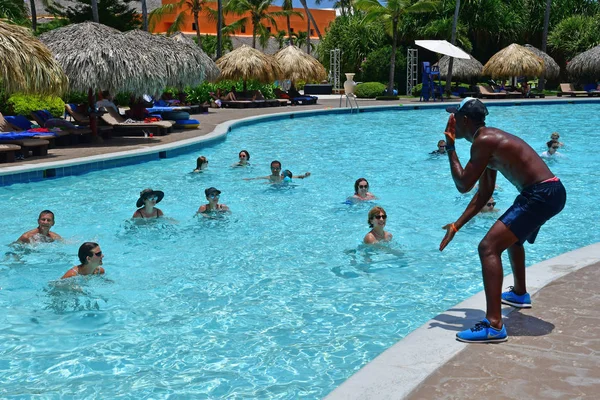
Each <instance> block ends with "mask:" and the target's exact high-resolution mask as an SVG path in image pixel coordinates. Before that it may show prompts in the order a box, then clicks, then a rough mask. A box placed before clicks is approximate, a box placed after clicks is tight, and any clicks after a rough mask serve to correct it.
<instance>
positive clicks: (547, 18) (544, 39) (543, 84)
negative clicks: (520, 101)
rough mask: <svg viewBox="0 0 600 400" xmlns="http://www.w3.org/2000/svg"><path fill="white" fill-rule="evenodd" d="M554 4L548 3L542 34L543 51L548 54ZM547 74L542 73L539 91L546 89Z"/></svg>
mask: <svg viewBox="0 0 600 400" xmlns="http://www.w3.org/2000/svg"><path fill="white" fill-rule="evenodd" d="M551 4H552V0H547V1H546V12H545V13H544V33H543V34H542V51H543V52H544V53H545V52H546V45H547V44H548V24H549V21H550V5H551ZM545 78H546V74H545V73H544V72H542V75H541V76H540V79H539V85H538V86H539V90H540V91H543V90H544V89H545V87H546V79H545Z"/></svg>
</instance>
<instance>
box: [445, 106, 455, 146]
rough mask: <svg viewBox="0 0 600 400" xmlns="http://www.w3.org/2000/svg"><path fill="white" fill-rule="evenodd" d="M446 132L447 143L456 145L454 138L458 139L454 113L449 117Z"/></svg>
mask: <svg viewBox="0 0 600 400" xmlns="http://www.w3.org/2000/svg"><path fill="white" fill-rule="evenodd" d="M444 134H445V135H446V143H447V144H449V145H452V146H454V140H455V139H456V119H455V118H454V114H450V116H449V117H448V123H447V124H446V131H445V132H444Z"/></svg>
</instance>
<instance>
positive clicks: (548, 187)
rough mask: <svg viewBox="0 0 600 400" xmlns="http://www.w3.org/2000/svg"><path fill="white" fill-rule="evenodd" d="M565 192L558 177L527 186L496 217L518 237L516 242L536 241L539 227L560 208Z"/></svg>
mask: <svg viewBox="0 0 600 400" xmlns="http://www.w3.org/2000/svg"><path fill="white" fill-rule="evenodd" d="M566 201H567V191H566V190H565V187H564V186H563V184H562V182H561V181H560V180H559V179H558V178H552V179H548V180H546V181H544V182H540V183H536V184H534V185H531V186H528V187H526V188H525V189H523V190H522V191H521V194H519V195H518V196H517V198H516V199H515V202H514V203H513V205H512V206H511V207H510V208H509V209H508V210H506V212H505V213H504V214H503V215H502V216H501V217H500V218H498V220H499V221H502V222H503V223H504V225H506V226H507V227H508V229H510V231H511V232H512V233H514V234H515V236H516V237H517V238H518V239H519V244H523V243H525V240H527V241H528V242H529V243H533V242H535V238H536V237H537V234H538V232H539V231H540V227H541V226H542V225H544V223H545V222H546V221H548V220H549V219H550V218H552V217H554V216H555V215H556V214H558V213H559V212H561V211H562V209H563V208H564V207H565V203H566Z"/></svg>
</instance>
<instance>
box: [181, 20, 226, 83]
mask: <svg viewBox="0 0 600 400" xmlns="http://www.w3.org/2000/svg"><path fill="white" fill-rule="evenodd" d="M171 40H175V41H177V42H179V43H181V44H182V45H184V46H185V48H186V49H187V51H188V52H189V55H190V56H192V57H194V58H195V59H196V62H197V63H198V64H200V65H202V67H203V72H204V79H206V80H207V81H210V82H214V81H216V80H217V79H218V78H219V75H220V74H221V71H220V70H219V67H217V64H216V63H215V62H214V61H213V60H212V58H210V57H209V56H208V55H207V54H206V53H205V52H204V51H203V50H202V48H200V46H198V45H197V44H196V42H194V41H193V40H192V39H190V38H189V37H187V36H185V35H184V34H183V33H181V32H179V33H177V34H176V35H174V36H172V37H171Z"/></svg>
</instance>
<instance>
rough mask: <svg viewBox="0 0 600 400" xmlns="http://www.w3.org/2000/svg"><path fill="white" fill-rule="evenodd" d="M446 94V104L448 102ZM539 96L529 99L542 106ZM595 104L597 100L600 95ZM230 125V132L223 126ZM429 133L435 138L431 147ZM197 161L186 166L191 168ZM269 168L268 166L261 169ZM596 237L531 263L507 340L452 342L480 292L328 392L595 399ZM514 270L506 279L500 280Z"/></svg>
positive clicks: (599, 259)
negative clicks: (527, 296) (523, 304)
mask: <svg viewBox="0 0 600 400" xmlns="http://www.w3.org/2000/svg"><path fill="white" fill-rule="evenodd" d="M484 101H485V102H486V103H489V104H494V103H496V104H498V103H504V104H515V103H518V104H527V103H533V102H534V100H528V99H512V100H496V101H493V100H484ZM589 101H594V99H593V98H577V99H576V98H564V97H562V98H549V99H546V100H545V102H550V103H552V102H578V103H579V102H589ZM451 102H456V101H449V102H444V103H443V104H449V103H451ZM539 102H540V100H535V103H539ZM594 102H598V99H597V98H596V100H595V101H594ZM339 103H340V97H339V96H319V104H317V105H314V106H296V107H291V106H288V107H277V108H258V109H211V110H210V111H209V113H208V114H200V115H195V116H194V117H195V118H197V119H199V120H200V121H201V125H200V129H198V130H185V131H177V132H174V133H171V134H169V135H167V136H161V137H154V138H143V137H124V138H113V139H111V140H108V141H105V142H104V143H101V144H90V145H81V146H74V147H66V148H56V149H52V150H50V151H49V156H47V157H31V158H28V159H26V160H24V161H19V162H16V163H11V164H0V174H7V173H19V171H23V170H28V169H31V168H36V167H41V166H42V165H47V164H60V163H69V162H74V160H77V159H82V158H87V159H89V158H97V157H110V156H111V155H112V154H115V153H122V152H127V153H131V154H135V153H136V152H148V151H151V150H152V148H154V147H157V148H161V147H164V146H169V145H177V144H178V143H183V142H185V141H197V140H202V138H206V139H208V138H210V137H211V136H214V133H213V131H215V129H217V127H218V126H219V125H220V126H219V130H221V131H223V129H224V128H223V126H224V125H223V124H227V123H228V122H230V121H233V120H238V119H243V118H250V117H256V116H261V115H267V114H275V113H290V112H293V113H296V112H301V111H308V110H323V109H335V108H338V107H339ZM359 104H360V107H361V108H362V107H368V106H398V104H404V105H405V106H409V107H417V106H418V107H423V108H425V107H426V106H428V105H437V106H439V105H440V103H439V102H437V103H432V102H430V103H419V102H418V101H414V100H410V99H401V100H400V101H393V102H389V101H375V100H359ZM225 131H226V130H225ZM434 144H435V140H433V141H432V146H433V145H434ZM199 154H200V153H199ZM192 167H193V165H191V166H190V169H191V168H192ZM267 167H268V166H265V168H267ZM599 267H600V244H597V245H592V246H588V247H585V248H582V249H579V250H576V251H573V252H570V253H566V254H563V255H561V256H559V257H555V258H553V259H551V260H546V261H544V262H542V263H539V264H536V265H535V266H531V267H529V268H528V271H527V273H528V287H529V290H530V292H531V293H532V294H533V302H534V308H533V309H530V310H523V311H517V312H513V309H512V308H510V307H505V308H504V309H503V312H504V313H505V316H506V320H505V321H506V324H507V327H508V332H509V336H510V338H509V341H508V342H507V343H503V344H498V345H466V344H463V343H460V342H457V341H456V340H455V339H454V335H455V333H456V332H457V331H459V330H463V329H466V328H469V327H471V326H472V325H473V323H474V322H475V321H476V320H479V319H481V318H482V317H483V311H482V310H483V309H484V305H485V300H484V297H483V294H482V293H479V294H477V295H475V296H473V297H471V298H470V299H467V300H466V301H465V302H463V303H461V304H459V305H457V306H455V307H453V308H451V309H450V310H448V311H447V312H445V313H443V314H441V315H439V316H437V317H436V318H434V319H433V320H431V321H429V322H428V323H427V324H425V325H424V326H422V327H421V328H419V329H417V330H416V331H414V332H412V333H411V334H410V335H408V336H407V337H406V338H404V339H403V340H401V341H400V342H398V343H397V344H396V345H394V346H392V347H391V348H390V349H388V350H387V351H385V352H384V353H382V354H381V355H380V356H378V357H377V358H376V359H375V360H373V361H372V362H371V363H369V364H367V365H366V366H365V367H364V368H362V369H361V370H360V371H358V372H357V373H356V374H355V375H353V376H352V377H351V378H350V379H349V380H348V381H346V382H345V383H343V384H342V385H341V386H340V387H338V388H337V389H335V390H334V391H333V392H332V393H331V394H330V395H329V396H328V397H327V398H328V399H401V398H408V399H433V398H435V399H454V398H460V399H468V398H480V397H481V396H482V395H484V396H487V397H489V398H494V399H495V398H559V399H573V398H586V397H589V398H596V397H597V392H598V390H599V389H600V368H598V365H600V317H599V316H598V313H597V311H596V310H598V309H599V308H600V295H598V293H600V290H599V289H600V268H599ZM511 280H512V277H510V276H508V277H506V278H505V285H504V286H509V285H510V284H511Z"/></svg>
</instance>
